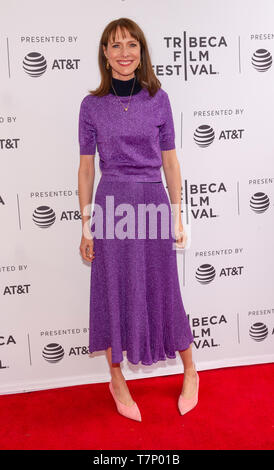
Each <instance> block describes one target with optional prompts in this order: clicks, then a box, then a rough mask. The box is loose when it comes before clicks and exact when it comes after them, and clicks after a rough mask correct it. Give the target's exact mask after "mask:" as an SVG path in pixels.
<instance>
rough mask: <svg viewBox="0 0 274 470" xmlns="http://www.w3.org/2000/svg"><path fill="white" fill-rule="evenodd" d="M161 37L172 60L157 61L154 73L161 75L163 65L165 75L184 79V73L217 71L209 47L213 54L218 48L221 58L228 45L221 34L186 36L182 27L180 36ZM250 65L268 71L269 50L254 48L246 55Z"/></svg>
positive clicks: (269, 62)
mask: <svg viewBox="0 0 274 470" xmlns="http://www.w3.org/2000/svg"><path fill="white" fill-rule="evenodd" d="M251 39H253V37H252V38H251ZM163 40H164V42H165V46H166V48H167V49H168V50H169V51H170V52H171V54H172V63H171V64H169V65H166V66H164V65H160V64H157V65H156V66H155V69H156V74H157V75H158V74H159V75H163V70H164V68H165V69H166V75H176V76H179V75H181V74H183V75H184V79H185V80H186V81H187V80H188V75H191V76H193V77H195V76H201V75H207V76H210V75H217V74H219V72H218V71H216V70H215V67H214V64H213V62H212V60H211V51H213V53H214V57H216V50H220V51H221V54H222V58H223V56H224V51H225V50H226V49H227V48H228V41H227V40H226V38H225V37H224V36H220V37H217V36H193V35H191V36H188V34H187V32H186V31H183V33H182V37H181V36H165V37H164V38H163ZM238 47H239V46H238ZM235 54H240V49H239V50H238V51H235ZM250 65H251V66H252V67H253V69H254V70H256V71H257V72H266V71H268V70H269V69H270V68H271V66H272V55H271V53H270V52H269V51H268V50H266V49H264V48H260V49H257V50H256V51H255V52H254V53H253V55H252V57H251V58H250Z"/></svg>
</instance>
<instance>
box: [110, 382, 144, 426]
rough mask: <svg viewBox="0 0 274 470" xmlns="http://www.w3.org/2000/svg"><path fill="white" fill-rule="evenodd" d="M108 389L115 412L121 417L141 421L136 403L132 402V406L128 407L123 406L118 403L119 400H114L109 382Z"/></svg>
mask: <svg viewBox="0 0 274 470" xmlns="http://www.w3.org/2000/svg"><path fill="white" fill-rule="evenodd" d="M109 389H110V392H111V395H112V396H113V399H114V401H115V403H116V406H117V410H118V412H119V413H120V414H121V415H123V416H125V417H126V418H131V419H135V420H136V421H142V418H141V413H140V410H139V408H138V405H137V403H136V402H134V403H133V405H130V406H127V405H124V404H123V403H122V402H120V400H118V398H116V396H115V394H114V390H113V386H112V382H111V381H110V382H109Z"/></svg>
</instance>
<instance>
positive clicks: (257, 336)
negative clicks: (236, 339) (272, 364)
mask: <svg viewBox="0 0 274 470" xmlns="http://www.w3.org/2000/svg"><path fill="white" fill-rule="evenodd" d="M267 335H268V328H267V326H266V325H265V324H264V323H261V322H257V323H254V325H252V326H251V327H250V329H249V336H250V338H252V339H254V341H257V342H259V341H264V340H265V338H266V337H267Z"/></svg>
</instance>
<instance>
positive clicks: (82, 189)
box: [78, 168, 95, 226]
mask: <svg viewBox="0 0 274 470" xmlns="http://www.w3.org/2000/svg"><path fill="white" fill-rule="evenodd" d="M94 177H95V171H94V168H91V169H89V170H88V171H87V170H85V169H82V168H79V171H78V196H79V205H80V210H81V217H82V226H84V224H85V223H86V222H87V221H88V220H89V219H90V217H91V215H90V209H91V201H92V194H93V185H94Z"/></svg>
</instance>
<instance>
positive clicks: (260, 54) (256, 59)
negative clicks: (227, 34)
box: [251, 49, 272, 72]
mask: <svg viewBox="0 0 274 470" xmlns="http://www.w3.org/2000/svg"><path fill="white" fill-rule="evenodd" d="M251 62H252V65H253V67H254V69H255V70H257V72H266V71H267V70H269V69H270V67H271V65H272V55H271V54H270V52H268V51H267V50H266V49H258V50H257V51H256V52H254V54H253V56H252V58H251Z"/></svg>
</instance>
